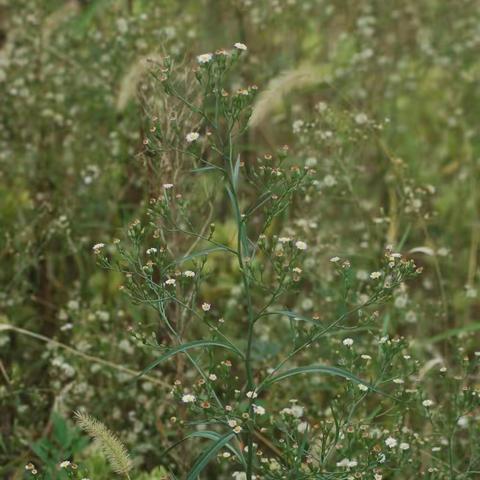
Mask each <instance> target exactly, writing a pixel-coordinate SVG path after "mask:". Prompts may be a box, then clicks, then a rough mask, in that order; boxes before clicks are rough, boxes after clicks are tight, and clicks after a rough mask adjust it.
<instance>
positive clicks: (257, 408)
mask: <svg viewBox="0 0 480 480" xmlns="http://www.w3.org/2000/svg"><path fill="white" fill-rule="evenodd" d="M252 407H253V412H254V413H255V414H256V415H265V409H264V408H263V407H262V406H261V405H255V404H253V405H252Z"/></svg>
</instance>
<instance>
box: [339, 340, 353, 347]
mask: <svg viewBox="0 0 480 480" xmlns="http://www.w3.org/2000/svg"><path fill="white" fill-rule="evenodd" d="M342 343H343V344H344V345H345V346H346V347H351V346H352V345H353V338H345V339H343V341H342Z"/></svg>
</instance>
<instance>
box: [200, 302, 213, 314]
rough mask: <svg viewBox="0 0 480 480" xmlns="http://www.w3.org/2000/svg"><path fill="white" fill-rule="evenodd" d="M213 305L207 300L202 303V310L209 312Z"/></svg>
mask: <svg viewBox="0 0 480 480" xmlns="http://www.w3.org/2000/svg"><path fill="white" fill-rule="evenodd" d="M210 307H211V305H210V304H209V303H207V302H204V303H202V310H203V311H204V312H208V311H209V310H210Z"/></svg>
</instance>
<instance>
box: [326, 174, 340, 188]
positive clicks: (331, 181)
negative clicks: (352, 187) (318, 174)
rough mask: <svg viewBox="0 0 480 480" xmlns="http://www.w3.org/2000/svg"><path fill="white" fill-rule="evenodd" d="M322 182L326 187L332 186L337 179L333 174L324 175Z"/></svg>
mask: <svg viewBox="0 0 480 480" xmlns="http://www.w3.org/2000/svg"><path fill="white" fill-rule="evenodd" d="M323 183H324V185H325V186H327V187H333V186H334V185H336V184H337V180H336V179H335V177H334V176H333V175H326V176H325V178H324V179H323Z"/></svg>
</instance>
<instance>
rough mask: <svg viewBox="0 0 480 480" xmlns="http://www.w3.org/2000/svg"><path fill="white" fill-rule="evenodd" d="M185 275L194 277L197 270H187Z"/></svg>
mask: <svg viewBox="0 0 480 480" xmlns="http://www.w3.org/2000/svg"><path fill="white" fill-rule="evenodd" d="M183 275H184V276H185V277H190V278H191V277H194V276H195V272H192V271H191V270H185V271H184V272H183Z"/></svg>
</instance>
